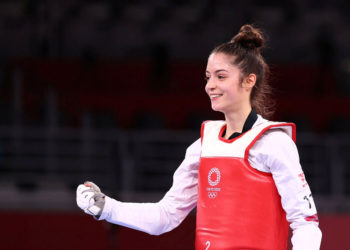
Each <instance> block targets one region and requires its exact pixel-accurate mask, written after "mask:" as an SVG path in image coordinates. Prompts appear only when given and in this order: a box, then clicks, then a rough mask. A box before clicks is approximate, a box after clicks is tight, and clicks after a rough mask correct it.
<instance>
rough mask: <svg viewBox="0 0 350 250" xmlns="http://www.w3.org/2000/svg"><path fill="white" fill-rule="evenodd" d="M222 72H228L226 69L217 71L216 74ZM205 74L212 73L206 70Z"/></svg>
mask: <svg viewBox="0 0 350 250" xmlns="http://www.w3.org/2000/svg"><path fill="white" fill-rule="evenodd" d="M221 71H225V72H228V71H227V70H225V69H218V70H215V72H214V73H219V72H221ZM205 73H210V72H209V71H208V70H206V71H205Z"/></svg>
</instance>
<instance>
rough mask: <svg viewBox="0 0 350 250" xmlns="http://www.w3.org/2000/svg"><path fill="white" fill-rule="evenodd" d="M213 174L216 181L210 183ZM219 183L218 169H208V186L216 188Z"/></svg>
mask: <svg viewBox="0 0 350 250" xmlns="http://www.w3.org/2000/svg"><path fill="white" fill-rule="evenodd" d="M213 173H215V174H216V180H215V181H212V180H211V175H212V174H213ZM219 182H220V170H219V169H218V168H212V169H210V171H209V174H208V183H209V185H210V186H216V185H218V184H219Z"/></svg>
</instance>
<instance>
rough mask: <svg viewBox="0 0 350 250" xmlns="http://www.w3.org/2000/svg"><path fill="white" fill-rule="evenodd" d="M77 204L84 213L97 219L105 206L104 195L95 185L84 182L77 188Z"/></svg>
mask: <svg viewBox="0 0 350 250" xmlns="http://www.w3.org/2000/svg"><path fill="white" fill-rule="evenodd" d="M77 204H78V207H80V208H81V209H82V210H84V212H85V213H87V214H90V215H93V216H94V217H95V218H96V219H98V218H99V217H100V216H101V214H102V211H103V208H104V205H105V195H104V194H103V193H101V190H100V188H99V187H98V186H97V185H96V184H95V183H93V182H90V181H86V182H84V184H80V185H79V186H78V188H77Z"/></svg>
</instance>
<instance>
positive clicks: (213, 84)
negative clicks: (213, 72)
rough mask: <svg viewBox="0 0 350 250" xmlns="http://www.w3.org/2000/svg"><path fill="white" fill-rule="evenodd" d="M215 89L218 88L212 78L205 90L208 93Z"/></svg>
mask: <svg viewBox="0 0 350 250" xmlns="http://www.w3.org/2000/svg"><path fill="white" fill-rule="evenodd" d="M215 87H216V84H215V81H214V80H213V78H212V77H210V78H209V79H208V81H207V84H206V85H205V89H206V91H209V90H213V89H215Z"/></svg>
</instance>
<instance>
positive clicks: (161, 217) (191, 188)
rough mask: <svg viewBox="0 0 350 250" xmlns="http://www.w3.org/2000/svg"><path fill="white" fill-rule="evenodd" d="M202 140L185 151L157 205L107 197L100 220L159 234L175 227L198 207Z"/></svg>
mask: <svg viewBox="0 0 350 250" xmlns="http://www.w3.org/2000/svg"><path fill="white" fill-rule="evenodd" d="M200 152H201V141H200V139H198V140H197V141H195V142H194V143H193V144H192V145H191V146H190V147H188V148H187V151H186V156H185V159H184V161H183V162H182V163H181V165H180V166H179V168H178V169H177V170H176V171H175V173H174V177H173V185H172V187H171V188H170V190H169V191H168V192H167V193H166V194H165V196H164V197H163V198H162V200H160V201H159V202H157V203H127V202H120V201H117V200H114V199H111V198H109V197H106V203H105V207H104V209H103V212H102V214H101V217H100V218H99V220H103V219H105V220H107V221H108V222H111V223H114V224H118V225H122V226H126V227H129V228H133V229H136V230H140V231H143V232H146V233H149V234H153V235H159V234H162V233H165V232H168V231H171V230H172V229H174V228H175V227H177V226H178V225H179V224H180V223H181V222H182V221H183V220H184V219H185V217H186V216H187V215H188V214H189V212H190V211H191V210H192V209H193V208H194V207H195V206H196V204H197V183H198V165H199V159H200Z"/></svg>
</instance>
